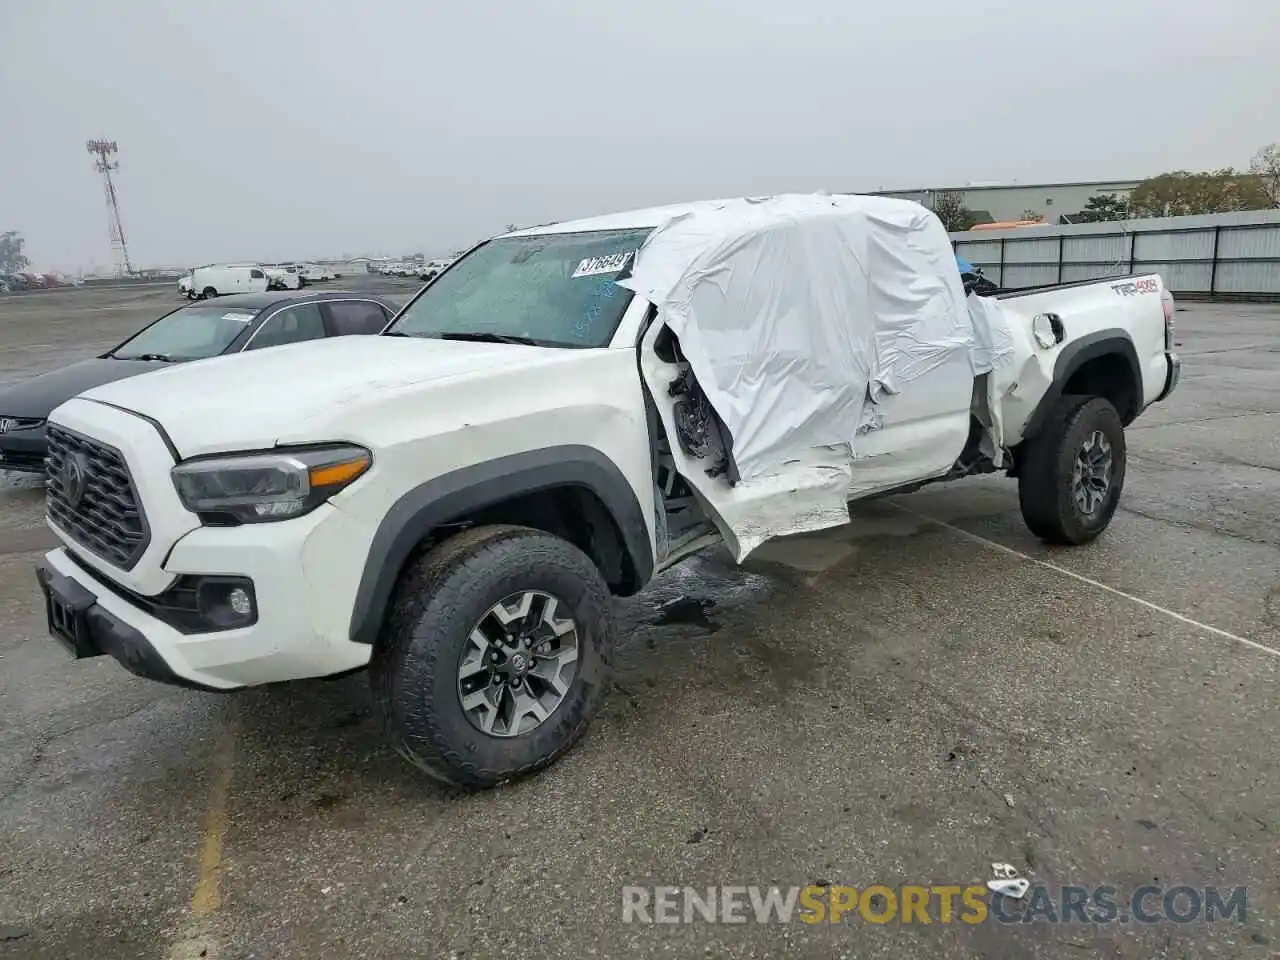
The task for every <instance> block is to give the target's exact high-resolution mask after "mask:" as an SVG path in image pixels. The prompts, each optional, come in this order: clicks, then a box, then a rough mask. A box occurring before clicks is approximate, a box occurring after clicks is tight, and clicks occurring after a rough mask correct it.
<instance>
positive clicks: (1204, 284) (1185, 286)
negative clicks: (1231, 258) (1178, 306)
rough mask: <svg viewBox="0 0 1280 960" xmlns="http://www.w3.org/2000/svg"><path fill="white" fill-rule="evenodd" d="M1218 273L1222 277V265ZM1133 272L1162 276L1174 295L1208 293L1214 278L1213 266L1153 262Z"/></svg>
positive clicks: (1140, 264) (1209, 264)
mask: <svg viewBox="0 0 1280 960" xmlns="http://www.w3.org/2000/svg"><path fill="white" fill-rule="evenodd" d="M1218 271H1219V272H1218V276H1219V277H1221V276H1222V272H1221V271H1222V266H1221V265H1219V266H1218ZM1133 272H1134V273H1158V274H1160V276H1161V277H1163V278H1164V285H1165V286H1166V287H1168V288H1169V289H1170V290H1172V291H1173V292H1174V293H1208V292H1209V281H1210V279H1211V278H1212V277H1213V264H1211V263H1178V262H1176V261H1164V262H1161V261H1158V260H1153V261H1148V262H1146V263H1139V264H1138V265H1137V266H1135V267H1134V268H1133ZM1219 286H1221V284H1219Z"/></svg>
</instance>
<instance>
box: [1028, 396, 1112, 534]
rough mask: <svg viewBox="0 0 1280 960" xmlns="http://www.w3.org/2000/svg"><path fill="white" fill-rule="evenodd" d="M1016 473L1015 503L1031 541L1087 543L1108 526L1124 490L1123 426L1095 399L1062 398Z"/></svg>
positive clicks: (1107, 404)
mask: <svg viewBox="0 0 1280 960" xmlns="http://www.w3.org/2000/svg"><path fill="white" fill-rule="evenodd" d="M1022 457H1023V459H1022V462H1021V463H1020V464H1019V467H1018V503H1019V506H1021V508H1022V518H1023V520H1024V521H1026V524H1027V527H1028V528H1029V529H1030V530H1031V532H1032V533H1034V534H1035V535H1036V536H1038V537H1040V538H1041V539H1042V540H1047V541H1048V542H1050V543H1058V544H1066V545H1072V546H1074V545H1079V544H1083V543H1088V542H1089V541H1091V540H1093V539H1094V538H1095V537H1097V536H1098V534H1100V533H1102V531H1103V530H1105V529H1106V528H1107V527H1108V526H1109V525H1110V523H1111V518H1112V517H1113V516H1114V515H1115V512H1116V507H1117V506H1118V505H1119V503H1120V493H1121V491H1122V490H1123V489H1124V475H1125V436H1124V424H1123V423H1122V422H1121V421H1120V415H1119V414H1118V413H1117V412H1116V409H1115V407H1113V406H1112V405H1111V403H1110V401H1108V400H1105V399H1103V398H1101V397H1063V398H1062V399H1061V400H1059V401H1058V404H1057V406H1056V407H1055V408H1054V410H1053V412H1052V413H1051V414H1050V415H1049V417H1048V418H1047V420H1046V422H1045V424H1044V426H1043V427H1042V428H1041V430H1040V432H1039V433H1038V434H1036V436H1034V437H1032V438H1031V439H1030V440H1028V441H1027V443H1026V449H1025V451H1024V452H1023V454H1022Z"/></svg>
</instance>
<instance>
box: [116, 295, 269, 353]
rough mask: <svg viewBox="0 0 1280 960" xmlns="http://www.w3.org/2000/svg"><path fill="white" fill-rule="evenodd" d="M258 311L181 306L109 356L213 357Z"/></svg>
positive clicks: (206, 305) (204, 305)
mask: <svg viewBox="0 0 1280 960" xmlns="http://www.w3.org/2000/svg"><path fill="white" fill-rule="evenodd" d="M257 314H258V310H257V308H253V309H239V310H237V309H236V308H234V307H228V306H225V305H223V306H213V305H212V304H200V305H199V306H192V307H183V308H182V309H180V310H175V311H174V312H173V313H171V314H169V315H168V316H164V317H161V318H160V319H159V320H157V321H156V322H155V323H153V324H152V325H151V326H149V327H147V328H146V329H145V330H143V331H142V332H140V333H138V334H136V335H135V336H134V337H132V338H131V339H129V340H126V341H125V342H124V343H122V344H120V346H118V347H116V348H115V350H113V351H112V352H111V354H110V356H112V357H115V358H116V359H117V360H141V359H144V358H149V359H157V360H203V359H205V358H206V357H216V356H218V354H220V353H222V352H223V351H224V350H226V349H227V347H229V346H231V344H232V343H233V342H234V341H235V339H236V337H238V336H240V334H241V333H242V332H243V331H244V329H245V326H246V324H248V323H249V321H250V320H252V319H253V318H254V317H255V316H257Z"/></svg>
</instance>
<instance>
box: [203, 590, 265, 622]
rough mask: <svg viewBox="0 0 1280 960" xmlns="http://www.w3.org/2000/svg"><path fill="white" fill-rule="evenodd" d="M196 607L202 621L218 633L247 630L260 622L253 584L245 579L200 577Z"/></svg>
mask: <svg viewBox="0 0 1280 960" xmlns="http://www.w3.org/2000/svg"><path fill="white" fill-rule="evenodd" d="M196 606H197V608H198V609H199V611H200V617H201V619H202V620H204V622H205V623H206V624H208V625H209V626H211V627H214V628H215V629H218V630H234V629H236V628H237V627H248V626H251V625H253V624H254V623H256V622H257V620H258V610H257V602H256V598H255V597H254V594H253V582H252V581H251V580H247V579H245V578H243V577H204V578H201V580H200V584H199V586H198V587H197V589H196Z"/></svg>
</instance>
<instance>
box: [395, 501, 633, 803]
mask: <svg viewBox="0 0 1280 960" xmlns="http://www.w3.org/2000/svg"><path fill="white" fill-rule="evenodd" d="M613 639H614V625H613V617H612V611H611V607H610V597H609V590H608V587H607V586H606V585H605V583H604V580H603V578H602V577H601V576H600V573H599V571H598V570H597V569H596V566H595V564H594V563H592V561H591V560H590V558H588V557H587V556H586V554H584V553H583V552H582V551H581V550H579V549H578V548H577V547H575V546H573V545H572V544H571V543H568V542H567V541H565V540H561V539H560V538H559V537H554V536H552V535H550V534H548V533H543V532H542V531H540V530H533V529H530V528H527V527H516V526H505V525H503V526H489V527H479V528H476V529H473V530H468V531H465V532H463V533H460V534H458V535H456V536H454V537H452V538H451V539H449V540H446V541H445V542H444V543H442V544H440V545H439V546H437V547H435V548H434V549H433V550H431V551H430V552H428V553H427V554H425V555H424V556H422V557H421V558H419V559H418V560H416V561H414V562H413V563H412V564H411V565H410V566H409V567H408V569H407V570H406V571H405V572H404V574H403V575H402V577H401V580H400V584H399V586H398V588H397V593H396V597H395V599H394V601H393V604H392V608H391V612H390V615H389V616H388V618H387V622H386V624H385V625H384V627H383V630H382V634H381V636H380V637H379V638H378V642H377V644H376V646H375V649H374V652H373V658H372V661H371V662H370V679H371V682H372V684H373V691H374V700H375V702H376V704H377V707H378V712H379V714H380V715H381V717H382V721H383V725H384V727H385V729H386V731H387V734H388V735H389V737H390V739H391V742H392V744H393V745H394V746H395V748H396V750H397V751H398V752H399V753H400V754H401V756H403V757H405V759H407V760H409V761H410V762H411V763H413V764H415V765H416V766H418V767H420V768H421V769H422V770H424V771H426V772H427V773H428V774H430V775H431V776H433V777H435V778H437V779H439V780H443V781H445V782H448V783H451V784H456V785H460V786H467V787H489V786H494V785H496V784H498V783H502V782H503V781H505V780H509V779H512V778H514V777H518V776H521V775H524V774H527V773H532V772H534V771H536V770H540V769H542V768H543V767H546V766H547V765H549V764H551V763H552V762H554V761H555V760H556V759H557V758H558V757H559V756H560V755H561V754H563V753H564V752H565V751H567V750H568V749H569V748H570V747H572V746H573V744H574V743H576V742H577V740H578V738H579V737H581V736H582V734H583V732H584V731H585V730H586V727H587V724H588V723H589V722H590V720H591V718H592V717H593V716H594V715H595V712H596V710H597V708H598V707H599V705H600V701H601V698H602V697H603V695H604V692H605V690H606V687H607V685H608V679H609V663H610V658H611V655H612V649H613Z"/></svg>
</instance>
